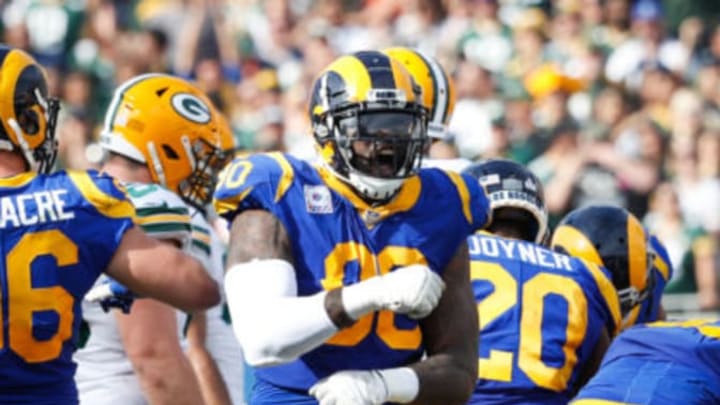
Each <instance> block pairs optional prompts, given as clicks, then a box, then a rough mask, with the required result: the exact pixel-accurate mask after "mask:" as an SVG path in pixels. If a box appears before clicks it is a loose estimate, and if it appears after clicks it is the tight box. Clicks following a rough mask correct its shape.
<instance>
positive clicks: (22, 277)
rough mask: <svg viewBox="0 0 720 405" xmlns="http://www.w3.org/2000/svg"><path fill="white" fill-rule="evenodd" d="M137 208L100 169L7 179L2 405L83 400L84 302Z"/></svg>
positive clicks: (0, 228) (0, 191)
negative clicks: (79, 352) (78, 364)
mask: <svg viewBox="0 0 720 405" xmlns="http://www.w3.org/2000/svg"><path fill="white" fill-rule="evenodd" d="M134 213H135V210H134V208H133V206H132V205H131V204H130V203H129V202H128V201H127V200H126V198H125V194H124V192H123V190H122V189H120V188H119V187H118V186H117V185H116V184H115V182H114V181H113V180H112V179H111V178H110V177H107V176H103V175H99V174H97V173H96V172H75V171H73V172H58V173H56V174H53V175H36V174H34V173H24V174H21V175H18V176H15V177H9V178H0V249H2V254H0V257H1V260H2V266H0V287H1V290H0V293H1V294H2V300H1V301H0V305H2V310H1V312H0V316H1V317H2V334H0V404H19V403H33V404H75V403H77V391H76V389H75V383H74V381H73V375H74V373H75V364H74V363H73V361H72V354H73V351H74V350H75V345H76V340H77V337H78V331H79V326H80V321H81V318H82V317H81V313H80V304H81V301H82V299H83V297H84V296H85V293H86V292H87V291H88V289H90V287H91V286H92V285H93V282H94V281H95V279H96V278H97V277H98V275H99V274H100V272H102V271H103V270H104V269H105V268H106V267H107V265H108V263H109V262H110V260H111V258H112V256H113V254H114V253H115V250H116V249H117V246H118V245H119V243H120V240H121V238H122V236H123V234H124V233H125V231H126V230H128V229H129V228H131V227H132V226H133V218H134Z"/></svg>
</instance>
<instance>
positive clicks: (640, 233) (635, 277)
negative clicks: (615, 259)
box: [627, 215, 648, 291]
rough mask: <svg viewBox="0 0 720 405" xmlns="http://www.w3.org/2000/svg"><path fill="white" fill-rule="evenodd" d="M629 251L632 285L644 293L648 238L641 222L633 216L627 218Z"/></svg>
mask: <svg viewBox="0 0 720 405" xmlns="http://www.w3.org/2000/svg"><path fill="white" fill-rule="evenodd" d="M627 249H628V250H627V255H628V267H629V269H628V270H629V271H630V285H631V286H633V287H635V288H637V289H638V290H639V291H642V290H644V289H645V284H646V283H647V271H648V268H647V266H648V260H647V259H648V258H647V238H646V236H645V230H644V229H643V227H642V225H641V224H640V221H638V220H637V219H636V218H635V217H634V216H632V215H628V218H627Z"/></svg>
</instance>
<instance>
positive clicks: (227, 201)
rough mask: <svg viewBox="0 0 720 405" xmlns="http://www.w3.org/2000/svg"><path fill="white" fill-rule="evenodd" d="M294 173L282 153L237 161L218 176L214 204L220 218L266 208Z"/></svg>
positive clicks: (273, 202) (280, 194) (279, 195)
mask: <svg viewBox="0 0 720 405" xmlns="http://www.w3.org/2000/svg"><path fill="white" fill-rule="evenodd" d="M294 178H295V172H294V170H293V167H292V165H291V163H290V160H289V158H288V157H287V156H286V155H284V154H281V153H278V152H273V153H265V154H256V155H251V156H249V157H243V158H236V159H235V160H233V161H232V162H231V163H230V164H229V165H228V166H226V167H225V169H223V171H222V172H221V173H220V180H219V182H218V186H217V188H216V190H215V195H214V200H213V205H214V207H215V210H216V211H217V213H218V214H219V215H222V216H227V215H228V214H230V213H233V212H237V211H238V210H242V209H249V208H262V209H269V208H270V206H271V205H273V204H275V203H277V202H278V201H280V200H281V199H282V198H283V196H284V195H285V193H286V192H287V190H288V189H289V188H290V186H291V185H292V182H293V180H294Z"/></svg>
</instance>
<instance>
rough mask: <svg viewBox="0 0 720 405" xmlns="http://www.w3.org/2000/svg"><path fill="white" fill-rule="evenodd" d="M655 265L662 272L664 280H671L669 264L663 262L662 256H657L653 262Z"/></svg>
mask: <svg viewBox="0 0 720 405" xmlns="http://www.w3.org/2000/svg"><path fill="white" fill-rule="evenodd" d="M653 265H654V266H655V268H656V269H657V270H658V271H659V272H660V275H661V276H662V278H663V279H664V280H665V281H666V282H667V281H668V279H669V278H670V269H669V268H668V265H667V263H665V260H663V259H662V258H661V257H660V256H656V257H655V260H654V261H653Z"/></svg>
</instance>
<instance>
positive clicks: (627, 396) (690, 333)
mask: <svg viewBox="0 0 720 405" xmlns="http://www.w3.org/2000/svg"><path fill="white" fill-rule="evenodd" d="M718 403H720V321H717V320H716V321H707V320H691V321H684V322H655V323H648V324H642V325H637V326H634V327H632V328H630V329H627V330H626V331H624V332H623V333H621V334H620V335H618V337H617V338H615V341H613V343H612V345H611V346H610V349H608V352H607V354H606V355H605V358H604V359H603V362H602V365H601V366H600V370H599V371H598V373H597V374H596V375H595V376H594V377H593V378H592V379H591V380H590V382H588V384H587V385H586V386H585V387H584V388H583V389H582V390H581V391H580V393H579V394H578V396H577V399H576V400H574V401H573V402H572V404H574V405H592V404H603V405H613V404H618V405H622V404H648V405H649V404H718Z"/></svg>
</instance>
